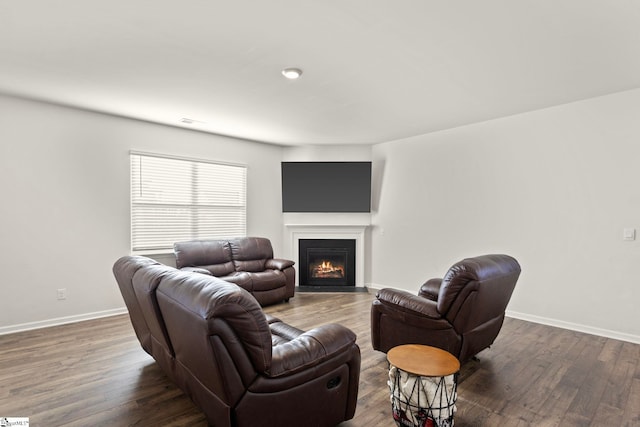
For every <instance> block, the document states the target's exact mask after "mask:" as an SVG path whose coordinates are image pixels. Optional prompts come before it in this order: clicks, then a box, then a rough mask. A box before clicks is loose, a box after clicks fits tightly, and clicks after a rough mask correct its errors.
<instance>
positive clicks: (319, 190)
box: [282, 162, 371, 212]
mask: <svg viewBox="0 0 640 427" xmlns="http://www.w3.org/2000/svg"><path fill="white" fill-rule="evenodd" d="M282 212H371V162H282Z"/></svg>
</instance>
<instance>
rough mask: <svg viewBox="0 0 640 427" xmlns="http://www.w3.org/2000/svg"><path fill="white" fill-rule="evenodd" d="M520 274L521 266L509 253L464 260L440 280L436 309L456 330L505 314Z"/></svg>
mask: <svg viewBox="0 0 640 427" xmlns="http://www.w3.org/2000/svg"><path fill="white" fill-rule="evenodd" d="M519 275H520V265H519V264H518V262H517V261H516V260H515V259H514V258H512V257H510V256H508V255H501V254H496V255H483V256H479V257H475V258H466V259H463V260H462V261H460V262H458V263H456V264H455V265H453V266H452V267H451V268H450V269H449V271H448V272H447V274H446V275H445V277H444V278H443V280H442V285H441V286H440V293H439V295H438V303H437V304H438V312H440V314H442V315H443V316H445V317H446V318H447V319H448V320H449V321H450V322H452V323H453V324H454V326H455V327H456V329H457V330H458V332H464V330H465V329H469V328H473V327H476V326H478V325H481V324H482V323H484V322H486V321H489V320H491V319H493V318H496V317H500V316H504V312H505V309H506V307H507V304H508V303H509V300H510V298H511V294H512V293H513V290H514V288H515V285H516V281H517V280H518V276H519Z"/></svg>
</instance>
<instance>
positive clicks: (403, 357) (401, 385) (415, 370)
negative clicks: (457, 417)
mask: <svg viewBox="0 0 640 427" xmlns="http://www.w3.org/2000/svg"><path fill="white" fill-rule="evenodd" d="M387 360H388V361H389V365H390V366H389V382H388V384H389V390H390V391H391V408H392V410H393V419H394V420H395V422H396V424H397V425H398V426H402V427H404V426H407V427H432V426H433V427H450V426H453V416H454V414H455V411H456V406H455V403H456V398H457V388H458V371H460V362H459V361H458V359H456V358H455V356H453V355H452V354H451V353H449V352H447V351H444V350H441V349H439V348H436V347H430V346H426V345H420V344H406V345H401V346H398V347H394V348H392V349H391V350H389V352H388V353H387Z"/></svg>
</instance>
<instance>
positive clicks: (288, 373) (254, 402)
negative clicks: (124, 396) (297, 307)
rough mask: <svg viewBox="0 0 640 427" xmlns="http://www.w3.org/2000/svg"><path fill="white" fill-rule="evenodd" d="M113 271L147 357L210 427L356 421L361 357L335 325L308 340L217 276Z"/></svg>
mask: <svg viewBox="0 0 640 427" xmlns="http://www.w3.org/2000/svg"><path fill="white" fill-rule="evenodd" d="M113 272H114V275H115V277H116V280H117V282H118V285H119V287H120V291H121V293H122V296H123V298H124V301H125V304H126V306H127V309H128V311H129V316H130V318H131V323H132V325H133V328H134V331H135V333H136V336H137V337H138V340H139V341H140V344H141V345H142V348H143V349H144V350H145V351H146V352H147V353H149V354H150V355H151V356H153V358H154V359H155V360H156V361H157V363H158V365H159V366H160V367H161V368H162V369H163V371H164V372H165V373H166V375H167V376H168V377H169V378H170V379H171V380H172V381H174V382H175V383H176V384H177V385H178V387H180V388H181V389H182V390H183V391H184V393H185V394H187V395H188V396H189V397H190V398H191V399H192V400H193V402H194V403H195V404H196V405H197V406H198V407H199V408H200V409H201V410H202V411H203V412H204V414H205V416H206V418H207V421H208V423H209V424H210V425H212V426H221V427H231V426H237V427H245V426H246V427H253V426H261V427H282V426H285V427H286V426H299V425H305V426H318V427H321V426H327V427H329V426H335V425H337V424H339V423H341V422H342V421H345V420H348V419H351V418H352V417H353V415H354V413H355V408H356V403H357V394H358V381H359V375H360V349H359V347H358V346H357V344H356V336H355V334H354V333H353V332H352V331H351V330H349V329H347V328H345V327H344V326H341V325H338V324H327V325H323V326H319V327H317V328H314V329H311V330H310V331H307V332H304V331H301V330H299V329H297V328H295V327H293V326H290V325H288V324H286V323H284V322H282V321H280V320H279V319H277V318H275V317H272V316H270V315H267V314H265V313H264V312H263V311H262V309H261V307H260V305H259V304H258V302H257V301H256V299H255V298H253V297H252V296H251V295H250V294H249V293H248V292H247V291H246V290H244V289H242V288H240V287H239V286H236V285H234V284H231V283H229V282H225V281H223V280H220V279H218V278H216V277H213V276H210V275H204V274H193V273H190V272H184V271H179V270H177V269H175V268H173V267H169V266H166V265H162V264H159V263H157V262H155V261H153V260H151V259H149V258H145V257H141V256H125V257H122V258H120V259H119V260H118V261H116V263H115V264H114V266H113Z"/></svg>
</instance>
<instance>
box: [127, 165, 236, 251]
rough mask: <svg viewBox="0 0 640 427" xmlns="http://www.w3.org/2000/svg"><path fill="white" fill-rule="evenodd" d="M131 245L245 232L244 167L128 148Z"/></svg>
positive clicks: (157, 245) (161, 246) (169, 245)
mask: <svg viewBox="0 0 640 427" xmlns="http://www.w3.org/2000/svg"><path fill="white" fill-rule="evenodd" d="M130 157H131V248H132V251H133V252H141V251H158V250H166V249H168V250H173V243H174V242H179V241H183V240H193V239H217V238H228V237H237V236H245V235H246V217H247V215H246V187H247V186H246V180H247V168H246V167H244V166H236V165H227V164H219V163H213V162H206V161H197V160H189V159H181V158H172V157H166V156H160V155H153V154H141V153H131V154H130Z"/></svg>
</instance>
